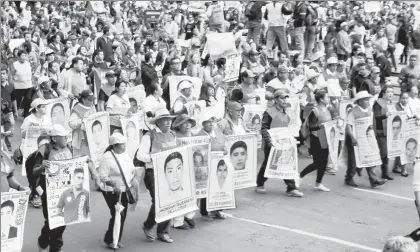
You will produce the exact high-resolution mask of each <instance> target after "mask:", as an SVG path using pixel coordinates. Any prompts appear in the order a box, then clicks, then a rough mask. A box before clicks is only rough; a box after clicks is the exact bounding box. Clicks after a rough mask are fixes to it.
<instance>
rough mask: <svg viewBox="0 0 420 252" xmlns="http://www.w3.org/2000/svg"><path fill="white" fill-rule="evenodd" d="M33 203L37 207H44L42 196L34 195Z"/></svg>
mask: <svg viewBox="0 0 420 252" xmlns="http://www.w3.org/2000/svg"><path fill="white" fill-rule="evenodd" d="M31 203H32V206H33V207H35V208H40V207H42V201H41V197H39V196H38V195H35V196H34V197H32V200H31Z"/></svg>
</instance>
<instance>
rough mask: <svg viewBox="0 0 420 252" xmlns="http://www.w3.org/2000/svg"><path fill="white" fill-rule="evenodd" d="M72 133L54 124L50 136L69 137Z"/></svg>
mask: <svg viewBox="0 0 420 252" xmlns="http://www.w3.org/2000/svg"><path fill="white" fill-rule="evenodd" d="M69 134H70V131H68V130H66V129H65V128H64V126H63V125H61V124H54V125H53V126H52V130H51V132H50V136H68V135H69Z"/></svg>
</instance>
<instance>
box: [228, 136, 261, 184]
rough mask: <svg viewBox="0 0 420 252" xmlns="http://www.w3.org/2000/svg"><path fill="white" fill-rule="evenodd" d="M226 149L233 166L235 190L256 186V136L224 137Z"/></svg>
mask: <svg viewBox="0 0 420 252" xmlns="http://www.w3.org/2000/svg"><path fill="white" fill-rule="evenodd" d="M226 147H227V149H228V151H229V157H230V163H231V164H232V166H233V185H234V188H235V189H243V188H248V187H254V186H256V181H257V157H258V153H257V148H256V147H257V135H256V134H246V135H234V136H226Z"/></svg>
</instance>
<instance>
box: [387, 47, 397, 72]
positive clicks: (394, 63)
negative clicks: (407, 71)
mask: <svg viewBox="0 0 420 252" xmlns="http://www.w3.org/2000/svg"><path fill="white" fill-rule="evenodd" d="M387 51H388V54H389V56H390V57H391V62H392V66H393V67H394V68H397V61H396V59H395V53H394V52H395V47H388V50H387Z"/></svg>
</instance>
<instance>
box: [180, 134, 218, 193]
mask: <svg viewBox="0 0 420 252" xmlns="http://www.w3.org/2000/svg"><path fill="white" fill-rule="evenodd" d="M177 141H178V145H179V146H191V149H192V151H191V152H190V153H189V154H190V155H192V160H193V163H194V176H195V195H196V198H197V199H201V198H206V197H207V188H208V184H209V170H210V160H209V157H210V143H211V138H210V137H208V136H196V137H183V138H177Z"/></svg>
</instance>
